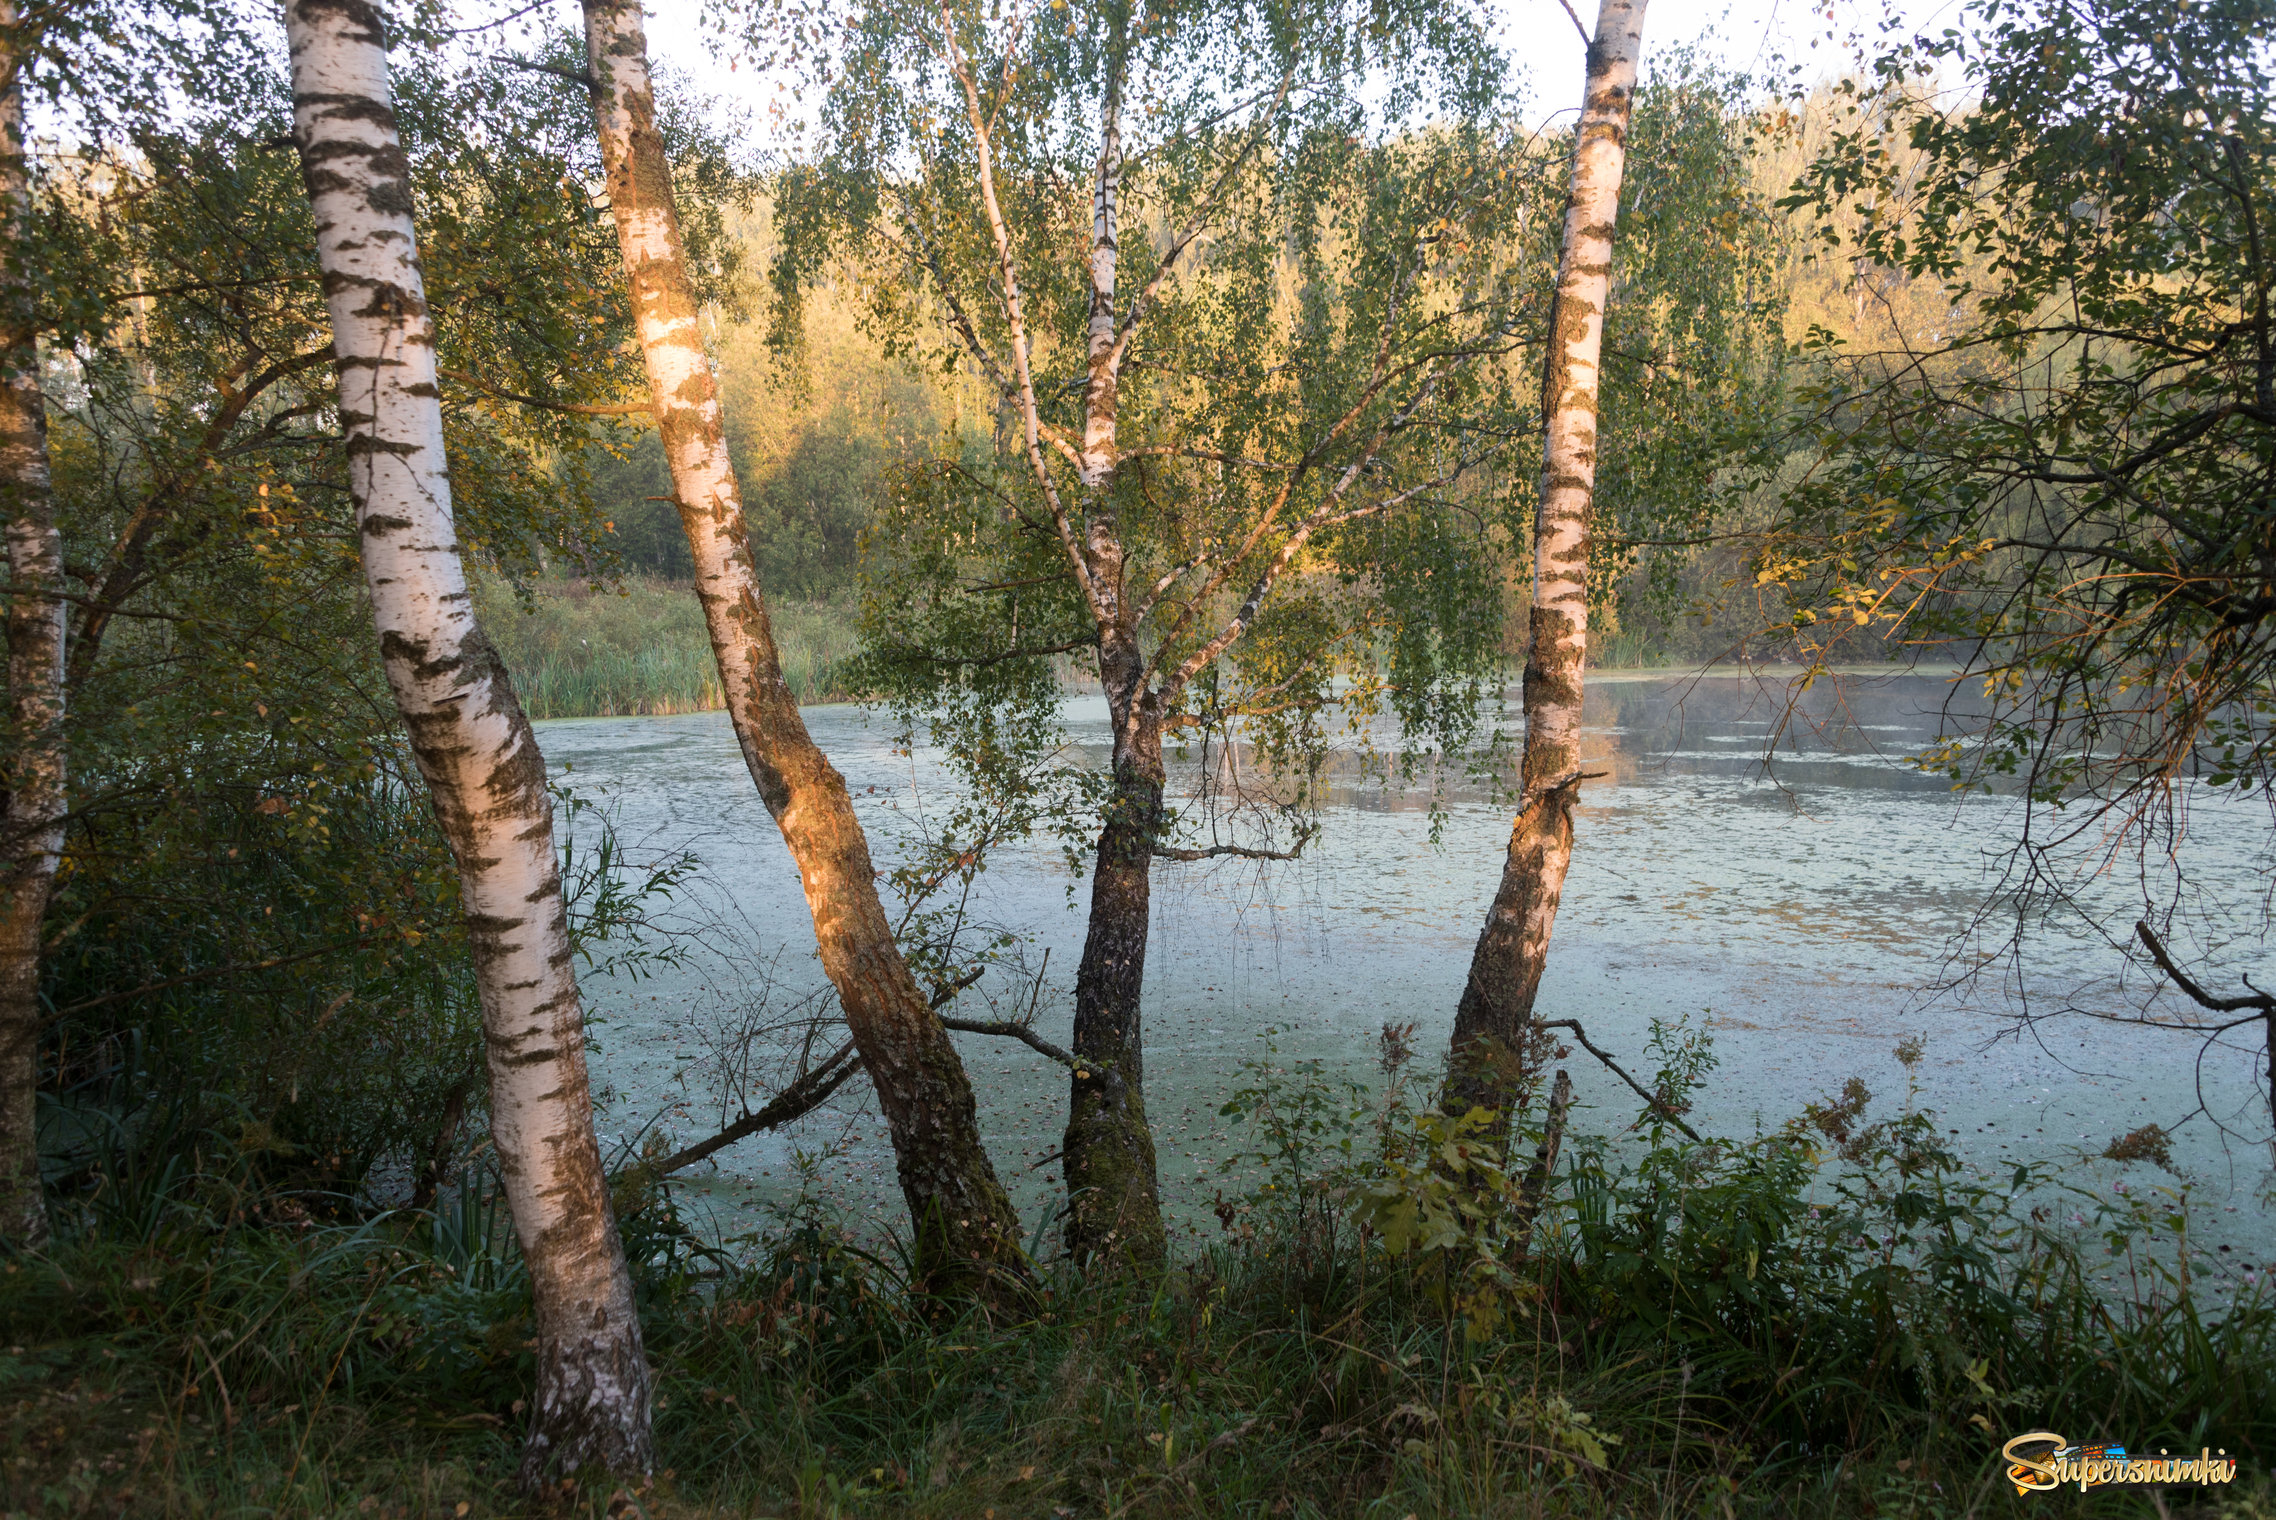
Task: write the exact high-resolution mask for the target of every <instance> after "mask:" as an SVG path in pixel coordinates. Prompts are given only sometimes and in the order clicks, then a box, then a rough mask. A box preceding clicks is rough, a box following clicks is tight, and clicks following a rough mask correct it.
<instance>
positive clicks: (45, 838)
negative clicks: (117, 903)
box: [0, 0, 70, 1246]
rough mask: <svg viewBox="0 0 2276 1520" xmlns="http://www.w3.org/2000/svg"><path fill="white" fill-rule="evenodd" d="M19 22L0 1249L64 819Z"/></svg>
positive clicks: (31, 1063) (1, 68)
mask: <svg viewBox="0 0 2276 1520" xmlns="http://www.w3.org/2000/svg"><path fill="white" fill-rule="evenodd" d="M19 25H20V23H19V18H18V16H17V12H16V8H15V6H14V5H13V4H12V3H8V0H0V322H4V323H5V327H4V328H0V511H4V512H5V521H6V531H7V536H8V581H9V585H8V612H7V628H8V705H7V722H8V726H9V729H10V733H9V739H10V744H9V748H8V765H7V772H6V777H5V785H6V791H5V793H4V794H0V798H4V801H0V1241H7V1242H16V1243H21V1244H24V1245H32V1246H37V1245H40V1244H43V1243H44V1242H45V1241H46V1239H47V1204H46V1199H45V1197H44V1195H43V1193H42V1191H41V1188H40V1165H39V1134H38V1124H37V1105H36V1101H35V1096H34V1089H35V1086H36V1082H37V1076H38V1068H37V1059H38V1050H39V1037H40V1025H41V1008H40V1001H39V980H40V935H41V926H42V924H43V922H44V921H45V919H46V916H47V904H48V896H49V893H50V891H51V890H52V889H53V887H54V884H55V867H56V860H57V858H58V856H59V855H60V853H61V851H62V848H63V818H64V813H65V811H66V810H67V808H68V807H69V805H70V799H69V793H68V791H67V789H66V784H65V782H66V777H65V770H66V765H67V755H66V750H65V745H64V734H63V717H64V696H63V642H64V640H63V635H64V615H65V611H66V607H67V603H66V602H65V601H64V599H63V596H62V595H61V593H62V591H63V589H64V588H63V537H62V535H61V534H60V533H59V532H57V530H56V525H55V498H54V494H53V492H52V490H51V489H50V483H49V478H48V457H47V410H46V401H45V399H44V397H43V396H42V394H41V387H40V345H39V323H38V319H37V316H36V314H35V312H34V309H33V298H32V290H31V286H32V281H31V271H30V270H29V269H28V268H27V267H26V265H27V263H28V260H27V258H26V253H27V251H28V250H27V249H26V247H25V241H26V240H25V235H24V233H25V225H24V224H25V220H26V216H27V213H28V210H29V203H30V185H29V178H30V170H29V164H28V159H27V153H26V143H25V138H24V132H25V127H24V89H23V71H24V68H25V59H24V55H23V51H22V49H21V48H20V47H19V46H18V44H17V35H18V30H19Z"/></svg>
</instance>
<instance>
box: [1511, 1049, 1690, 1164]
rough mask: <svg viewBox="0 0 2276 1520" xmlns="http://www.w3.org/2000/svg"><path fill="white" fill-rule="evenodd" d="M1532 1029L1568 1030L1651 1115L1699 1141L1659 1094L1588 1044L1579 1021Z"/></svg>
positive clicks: (1602, 1052) (1605, 1054) (1608, 1056)
mask: <svg viewBox="0 0 2276 1520" xmlns="http://www.w3.org/2000/svg"><path fill="white" fill-rule="evenodd" d="M1534 1027H1535V1028H1538V1029H1570V1030H1571V1031H1572V1032H1573V1038H1574V1039H1575V1040H1576V1041H1578V1042H1579V1044H1580V1047H1581V1049H1583V1050H1585V1051H1587V1052H1588V1053H1589V1054H1590V1055H1592V1056H1594V1057H1596V1058H1597V1059H1598V1060H1599V1061H1602V1062H1603V1063H1604V1064H1605V1066H1606V1067H1608V1068H1609V1069H1610V1070H1611V1072H1612V1074H1613V1075H1614V1076H1616V1077H1618V1078H1619V1079H1620V1080H1621V1081H1623V1082H1625V1083H1627V1084H1628V1085H1629V1086H1630V1087H1632V1088H1634V1089H1635V1091H1636V1096H1637V1097H1639V1098H1642V1099H1643V1100H1644V1102H1645V1103H1646V1104H1647V1105H1649V1106H1650V1108H1651V1110H1652V1112H1653V1113H1655V1114H1658V1115H1659V1116H1660V1117H1661V1118H1663V1119H1665V1120H1667V1122H1668V1123H1670V1124H1672V1125H1674V1126H1675V1127H1676V1128H1677V1129H1680V1130H1682V1131H1683V1132H1684V1133H1685V1134H1687V1135H1689V1136H1690V1137H1691V1138H1692V1139H1694V1140H1699V1131H1697V1130H1695V1129H1693V1128H1692V1127H1691V1126H1690V1125H1688V1124H1686V1123H1684V1122H1683V1120H1682V1119H1681V1118H1680V1117H1679V1116H1678V1115H1677V1114H1676V1112H1675V1110H1674V1108H1673V1107H1671V1106H1670V1105H1669V1104H1668V1102H1667V1101H1666V1100H1665V1099H1664V1098H1662V1097H1660V1096H1659V1094H1657V1093H1655V1092H1652V1091H1650V1090H1649V1089H1647V1088H1646V1087H1645V1086H1644V1084H1643V1083H1641V1082H1639V1081H1637V1080H1636V1079H1635V1078H1634V1077H1631V1076H1630V1075H1628V1073H1627V1072H1625V1071H1623V1070H1622V1069H1621V1066H1620V1063H1619V1062H1618V1061H1615V1060H1613V1059H1612V1057H1611V1056H1610V1055H1608V1054H1607V1053H1605V1052H1604V1051H1601V1050H1599V1049H1597V1048H1596V1047H1595V1046H1594V1045H1592V1044H1590V1043H1589V1037H1588V1031H1587V1030H1585V1029H1583V1028H1581V1024H1580V1020H1578V1019H1544V1020H1542V1021H1541V1022H1540V1023H1539V1024H1537V1025H1535V1026H1534ZM1699 1143H1700V1144H1702V1145H1704V1144H1705V1143H1706V1142H1705V1141H1703V1140H1701V1141H1700V1142H1699Z"/></svg>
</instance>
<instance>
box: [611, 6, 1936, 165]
mask: <svg viewBox="0 0 2276 1520" xmlns="http://www.w3.org/2000/svg"><path fill="white" fill-rule="evenodd" d="M1488 3H1489V4H1491V5H1492V6H1493V8H1494V9H1495V10H1496V11H1498V12H1499V13H1500V15H1501V17H1502V31H1501V37H1502V40H1503V41H1504V42H1505V43H1507V44H1508V45H1509V47H1510V48H1511V51H1512V52H1513V53H1515V54H1516V55H1517V57H1518V59H1519V61H1520V63H1521V65H1522V66H1523V68H1524V69H1525V71H1526V75H1527V78H1526V81H1525V98H1526V101H1527V103H1528V105H1529V106H1530V107H1531V108H1532V110H1533V112H1534V113H1535V114H1536V115H1543V116H1546V115H1550V114H1553V113H1561V114H1570V113H1571V112H1573V111H1576V110H1578V109H1579V106H1580V96H1581V63H1582V49H1581V40H1580V34H1579V33H1578V32H1577V31H1575V30H1574V26H1573V21H1572V19H1571V17H1570V16H1568V15H1567V14H1566V12H1565V10H1564V8H1563V7H1562V6H1561V5H1560V4H1559V3H1558V0H1488ZM1573 10H1574V11H1575V12H1577V13H1578V14H1579V15H1580V17H1581V19H1582V21H1583V22H1584V23H1590V24H1593V22H1594V19H1595V12H1596V0H1574V4H1573ZM1959 14H1960V3H1959V0H1888V3H1886V4H1884V3H1883V0H1830V3H1828V0H1818V3H1816V4H1815V5H1813V4H1811V3H1810V0H1652V7H1651V11H1650V13H1649V15H1648V16H1647V18H1646V20H1645V25H1644V57H1645V67H1646V69H1647V70H1649V68H1650V66H1651V61H1652V60H1653V59H1654V58H1656V57H1658V56H1660V55H1661V54H1664V53H1665V52H1667V51H1668V50H1669V49H1670V48H1672V47H1678V46H1682V45H1684V44H1686V43H1690V42H1694V41H1699V42H1702V43H1703V46H1704V51H1705V52H1706V54H1707V56H1708V57H1710V58H1712V59H1714V60H1716V61H1718V62H1721V63H1722V64H1724V65H1725V66H1727V67H1729V68H1731V69H1734V70H1737V71H1738V72H1740V73H1751V74H1755V75H1758V76H1763V77H1768V76H1771V75H1772V74H1774V73H1778V74H1782V73H1784V72H1785V70H1786V69H1787V68H1789V67H1793V66H1799V68H1800V70H1801V78H1802V79H1803V80H1804V81H1805V82H1814V81H1816V80H1817V79H1819V78H1822V77H1826V76H1830V75H1833V74H1837V73H1839V72H1841V71H1842V65H1843V63H1844V62H1845V61H1846V60H1847V59H1848V58H1849V57H1850V56H1851V55H1852V53H1853V47H1852V38H1865V39H1870V38H1872V37H1873V36H1875V35H1876V34H1877V33H1878V32H1879V31H1880V29H1881V28H1882V26H1883V25H1884V24H1886V22H1887V21H1888V20H1889V19H1891V18H1893V19H1894V20H1895V21H1896V22H1897V23H1898V25H1899V27H1900V29H1901V32H1902V33H1903V34H1908V35H1909V34H1910V33H1913V32H1919V31H1927V30H1931V29H1941V28H1942V27H1944V26H1947V25H1949V24H1951V23H1952V22H1953V21H1954V20H1955V19H1956V18H1957V17H1958V16H1959ZM701 17H702V10H701V8H700V7H699V6H698V5H696V4H692V3H688V0H662V3H652V4H651V6H650V9H649V22H648V39H649V47H650V50H651V51H652V53H653V54H654V56H655V57H656V59H657V61H658V62H659V63H661V64H663V65H665V66H667V67H668V68H670V69H671V70H673V71H676V72H679V73H682V74H684V75H685V76H687V77H688V78H689V79H691V80H693V81H694V82H695V83H696V84H697V85H698V86H699V87H700V88H702V89H703V90H704V92H705V93H707V94H710V95H712V96H714V97H716V98H717V99H718V100H719V101H720V102H721V103H722V104H724V105H726V106H727V107H728V108H729V110H730V111H740V112H742V113H745V115H746V118H747V120H748V123H749V125H750V128H751V130H752V134H753V137H754V139H755V141H754V143H753V146H772V145H773V144H774V143H775V142H776V141H778V137H777V131H776V128H775V125H774V122H773V121H772V120H771V119H770V116H769V109H768V108H769V106H770V104H771V103H772V102H773V101H774V99H775V98H776V94H775V82H774V81H773V80H772V79H767V78H765V76H760V79H759V80H758V81H757V82H758V83H759V86H760V87H759V88H756V89H754V88H753V84H754V80H753V76H752V75H750V74H748V73H745V72H740V71H735V72H731V71H730V70H729V69H728V67H727V65H726V63H725V61H724V60H723V59H721V58H719V57H716V56H714V54H713V51H712V48H713V46H714V43H715V40H716V37H717V34H716V33H714V32H707V30H706V29H705V28H704V27H703V26H702V24H701ZM1813 42H1814V43H1815V46H1813V45H1812V44H1813ZM783 106H784V109H785V111H788V112H795V111H796V109H797V108H795V107H793V106H792V105H791V104H790V102H789V101H788V99H787V97H785V98H784V100H783Z"/></svg>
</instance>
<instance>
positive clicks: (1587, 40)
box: [1557, 0, 1596, 47]
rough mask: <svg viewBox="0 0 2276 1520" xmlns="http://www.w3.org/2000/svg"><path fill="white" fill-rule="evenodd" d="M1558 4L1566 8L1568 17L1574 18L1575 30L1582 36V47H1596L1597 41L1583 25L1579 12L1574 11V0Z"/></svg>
mask: <svg viewBox="0 0 2276 1520" xmlns="http://www.w3.org/2000/svg"><path fill="white" fill-rule="evenodd" d="M1557 3H1558V4H1559V5H1561V6H1563V7H1564V8H1565V14H1566V15H1568V16H1570V17H1572V18H1573V30H1574V31H1576V32H1579V33H1580V34H1581V46H1582V47H1595V46H1596V39H1595V38H1594V37H1591V36H1590V35H1589V34H1588V28H1587V27H1585V26H1583V25H1582V24H1581V15H1580V12H1579V11H1576V10H1574V9H1573V0H1557Z"/></svg>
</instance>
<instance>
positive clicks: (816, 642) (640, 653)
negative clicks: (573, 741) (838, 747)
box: [476, 578, 856, 718]
mask: <svg viewBox="0 0 2276 1520" xmlns="http://www.w3.org/2000/svg"><path fill="white" fill-rule="evenodd" d="M476 602H477V606H478V608H479V610H480V612H481V616H482V620H483V626H484V627H485V628H486V629H488V630H489V632H490V636H491V638H492V639H493V640H495V641H496V643H497V645H498V650H499V653H501V654H502V655H504V656H505V660H506V666H507V668H508V669H509V670H511V671H512V672H513V674H514V687H515V690H517V691H518V692H519V693H520V694H521V698H522V705H523V706H524V707H526V708H527V709H528V710H529V714H530V716H531V717H533V718H613V717H627V716H632V715H635V714H648V715H661V714H666V713H685V712H706V711H709V710H710V709H712V708H716V707H718V706H719V705H720V694H719V671H718V669H717V667H716V666H715V665H714V664H713V662H712V657H711V645H710V643H709V641H708V640H707V639H706V638H705V636H704V631H703V611H702V609H701V608H700V607H699V606H697V604H696V600H695V595H694V593H693V592H692V591H691V590H690V589H689V588H688V586H687V585H685V584H684V583H680V582H675V581H666V580H654V579H647V578H628V579H627V580H625V582H624V583H623V585H622V586H621V587H620V588H618V589H616V590H595V589H593V588H592V587H590V586H588V585H586V584H585V583H584V582H582V581H549V582H545V583H542V584H540V585H539V586H538V587H537V588H536V591H535V596H534V598H533V600H532V601H531V602H530V603H528V604H527V605H524V604H523V603H522V602H521V601H520V600H518V599H517V598H515V597H514V596H513V595H512V594H511V593H510V592H508V591H506V590H504V589H503V588H500V587H496V586H484V587H482V588H480V589H478V591H477V593H476ZM772 612H773V617H774V633H775V642H776V644H777V645H778V646H779V647H780V649H781V653H782V673H783V677H784V679H785V680H787V681H788V682H789V683H790V689H791V690H792V691H793V692H795V693H797V695H798V700H799V701H801V702H841V701H844V700H846V699H847V697H848V696H849V693H848V692H847V690H846V688H845V685H844V682H843V672H844V670H845V669H846V667H847V665H848V664H849V662H850V661H851V660H852V658H853V656H854V652H855V648H856V638H855V633H854V622H853V614H852V612H851V611H850V609H847V608H844V607H840V606H837V605H834V604H831V603H802V602H787V603H782V604H778V605H776V606H775V607H774V608H773V609H772Z"/></svg>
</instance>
